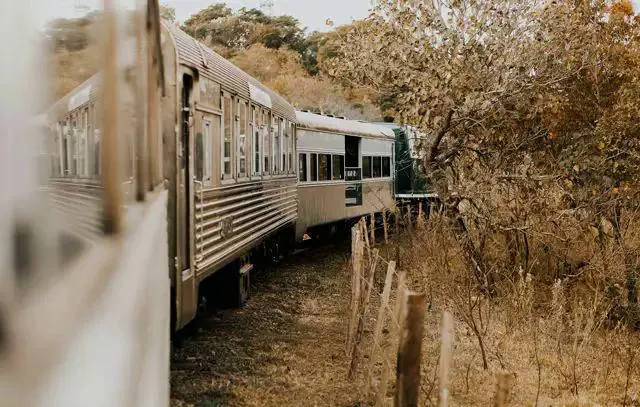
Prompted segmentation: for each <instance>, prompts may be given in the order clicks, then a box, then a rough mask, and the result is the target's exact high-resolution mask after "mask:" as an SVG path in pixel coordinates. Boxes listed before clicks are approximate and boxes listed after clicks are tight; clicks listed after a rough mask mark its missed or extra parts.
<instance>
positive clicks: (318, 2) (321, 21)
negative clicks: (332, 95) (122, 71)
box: [0, 0, 640, 31]
mask: <svg viewBox="0 0 640 407" xmlns="http://www.w3.org/2000/svg"><path fill="white" fill-rule="evenodd" d="M0 1H1V0H0ZM10 1H14V0H10ZM16 1H21V0H16ZM273 1H274V4H275V7H274V8H273V13H274V14H275V15H280V14H287V15H292V16H294V17H296V18H297V19H298V20H300V22H301V25H302V26H303V27H307V28H308V31H313V30H322V31H326V30H327V29H328V27H327V26H326V24H325V21H326V20H327V19H331V20H332V21H333V22H334V23H335V24H336V25H341V24H346V23H349V22H351V20H352V19H362V18H364V17H366V16H367V15H368V14H369V7H370V0H273ZM638 1H640V0H638ZM118 2H119V3H121V4H127V3H132V0H118ZM160 2H161V3H162V4H168V5H170V6H173V7H175V9H176V17H177V18H178V20H179V21H184V20H186V19H187V18H189V16H191V15H192V14H194V13H197V12H198V11H200V10H202V9H203V8H205V7H207V6H209V5H211V4H215V3H218V1H216V0H160ZM260 2H261V0H227V1H224V3H226V4H227V5H228V6H229V7H231V8H234V9H238V8H241V7H247V8H258V7H259V5H260ZM101 3H102V1H101V0H48V1H46V2H44V6H43V7H42V9H40V10H38V11H39V12H40V13H41V15H39V16H38V19H39V20H40V21H42V23H44V22H45V21H47V20H51V19H52V18H57V17H66V18H69V17H76V16H80V15H82V14H84V13H85V12H86V11H85V10H86V9H96V8H98V7H100V4H101Z"/></svg>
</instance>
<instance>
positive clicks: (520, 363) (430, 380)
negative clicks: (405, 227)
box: [389, 217, 640, 406]
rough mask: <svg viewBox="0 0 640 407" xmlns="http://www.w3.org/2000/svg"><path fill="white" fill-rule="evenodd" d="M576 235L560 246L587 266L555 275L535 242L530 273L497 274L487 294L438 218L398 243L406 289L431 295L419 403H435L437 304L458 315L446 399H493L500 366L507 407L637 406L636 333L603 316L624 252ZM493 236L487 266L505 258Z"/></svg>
mask: <svg viewBox="0 0 640 407" xmlns="http://www.w3.org/2000/svg"><path fill="white" fill-rule="evenodd" d="M628 230H629V235H628V236H627V242H631V243H630V244H631V245H634V244H636V243H637V239H635V234H636V232H635V229H634V228H632V227H631V228H629V229H628ZM565 232H566V233H571V232H572V230H571V229H569V228H567V229H566V230H565ZM573 236H574V240H572V241H568V243H566V247H565V248H563V250H565V251H566V252H567V253H570V255H569V256H565V257H564V258H563V260H562V261H564V259H566V258H567V257H569V258H570V257H571V256H582V258H587V259H588V260H589V264H588V266H586V267H585V268H583V269H581V270H580V271H579V272H578V273H573V274H571V273H567V272H566V271H565V273H564V274H562V273H561V271H563V270H559V268H561V267H562V264H561V262H560V261H559V260H558V258H557V256H555V255H554V253H553V252H550V251H548V250H547V251H544V250H543V245H532V247H530V250H531V254H532V258H534V259H535V263H534V264H533V265H532V266H531V268H530V270H529V272H528V273H525V272H524V271H523V270H519V272H518V271H515V272H514V270H513V269H505V270H494V272H495V273H496V275H497V276H498V278H497V281H498V282H497V287H498V289H497V293H495V294H494V295H493V296H487V295H483V294H482V293H481V292H480V290H478V285H477V284H476V281H475V279H474V278H472V277H470V276H471V273H470V272H469V266H468V263H467V262H465V261H464V256H463V254H462V250H461V249H460V246H459V245H458V244H457V242H456V239H455V238H454V237H453V236H452V235H451V234H450V233H449V230H448V228H447V225H446V223H445V221H444V219H443V218H440V217H434V218H432V220H430V221H429V222H428V223H427V224H426V226H425V227H424V228H423V229H421V230H417V231H414V232H413V233H412V236H411V237H409V238H407V239H406V241H403V242H402V243H401V244H400V246H401V247H402V256H401V257H402V258H403V259H404V263H405V267H406V268H407V269H408V272H409V280H410V286H411V287H412V288H413V289H414V290H419V291H425V292H427V293H428V294H429V295H430V298H431V300H430V301H431V304H430V308H431V312H428V314H427V320H426V321H425V323H426V324H427V330H426V332H427V333H426V338H425V343H424V349H423V355H424V358H423V390H424V389H427V390H425V392H424V394H423V396H424V397H425V401H424V405H435V404H437V388H438V383H437V374H436V372H437V361H438V357H439V347H440V338H439V326H440V321H441V315H442V311H443V310H444V309H449V310H451V311H452V312H453V313H454V315H455V320H456V324H455V339H454V351H453V363H452V371H451V377H450V382H451V388H450V393H451V402H452V404H453V405H487V404H490V403H491V401H492V398H493V396H494V395H495V389H496V373H497V372H499V371H507V372H509V373H511V374H512V380H511V383H512V391H511V399H510V401H511V403H512V404H513V405H545V406H546V405H576V406H577V405H624V404H626V405H638V393H639V392H640V380H639V379H640V376H639V375H640V372H639V371H638V366H637V365H638V362H639V361H640V355H638V344H639V343H640V336H639V335H638V333H637V332H633V331H630V330H628V329H627V328H626V327H625V326H624V325H623V324H618V325H617V326H616V325H615V324H612V323H611V321H610V318H608V316H607V315H608V312H609V311H610V310H611V307H612V303H613V302H614V300H616V301H618V302H619V303H623V302H624V301H623V299H622V298H621V297H622V296H625V295H626V294H625V293H624V289H622V292H621V293H619V295H617V296H616V295H614V296H612V295H611V294H610V291H608V290H610V289H611V288H612V287H613V286H615V285H616V284H617V286H618V287H620V286H622V287H624V261H623V260H622V259H621V257H623V256H621V254H620V252H619V248H616V247H613V245H608V246H607V248H606V249H605V251H604V252H602V253H601V252H600V251H596V249H597V247H598V246H597V245H596V244H594V243H593V241H592V240H593V238H592V236H591V235H589V234H574V235H573ZM498 241H499V239H495V241H494V242H493V245H487V247H490V248H491V250H493V251H495V253H490V254H489V255H490V256H493V257H492V262H491V264H508V261H507V260H506V259H501V258H500V256H506V255H505V254H504V253H506V250H504V246H501V245H500V244H498V243H497V242H498ZM487 250H489V249H487ZM501 250H502V253H500V251H501ZM389 255H390V253H389ZM547 256H548V257H547ZM554 280H555V281H556V282H555V283H553V281H554ZM475 328H477V330H478V332H476V331H474V329H475ZM480 342H482V345H483V348H484V351H485V354H486V359H487V369H484V368H483V363H482V357H481V349H480ZM429 389H433V390H432V391H429Z"/></svg>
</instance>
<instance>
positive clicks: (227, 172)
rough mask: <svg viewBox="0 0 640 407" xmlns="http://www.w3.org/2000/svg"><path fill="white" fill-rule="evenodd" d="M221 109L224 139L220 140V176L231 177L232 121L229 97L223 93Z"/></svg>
mask: <svg viewBox="0 0 640 407" xmlns="http://www.w3.org/2000/svg"><path fill="white" fill-rule="evenodd" d="M223 101H224V102H223V110H224V139H223V141H222V178H223V179H225V178H230V177H231V162H232V161H231V155H232V151H233V149H232V145H233V138H232V134H233V127H232V126H233V121H232V117H233V115H232V113H233V112H232V110H233V108H232V105H231V97H230V96H227V95H224V97H223Z"/></svg>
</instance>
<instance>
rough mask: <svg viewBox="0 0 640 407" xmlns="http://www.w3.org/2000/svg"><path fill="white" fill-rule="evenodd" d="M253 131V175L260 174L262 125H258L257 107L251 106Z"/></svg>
mask: <svg viewBox="0 0 640 407" xmlns="http://www.w3.org/2000/svg"><path fill="white" fill-rule="evenodd" d="M249 126H250V127H251V128H252V129H253V133H252V134H253V173H254V174H256V175H258V174H260V125H259V124H258V113H257V112H256V107H255V106H251V123H250V125H249Z"/></svg>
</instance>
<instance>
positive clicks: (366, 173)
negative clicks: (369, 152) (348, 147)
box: [362, 157, 371, 178]
mask: <svg viewBox="0 0 640 407" xmlns="http://www.w3.org/2000/svg"><path fill="white" fill-rule="evenodd" d="M362 178H371V157H362Z"/></svg>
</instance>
